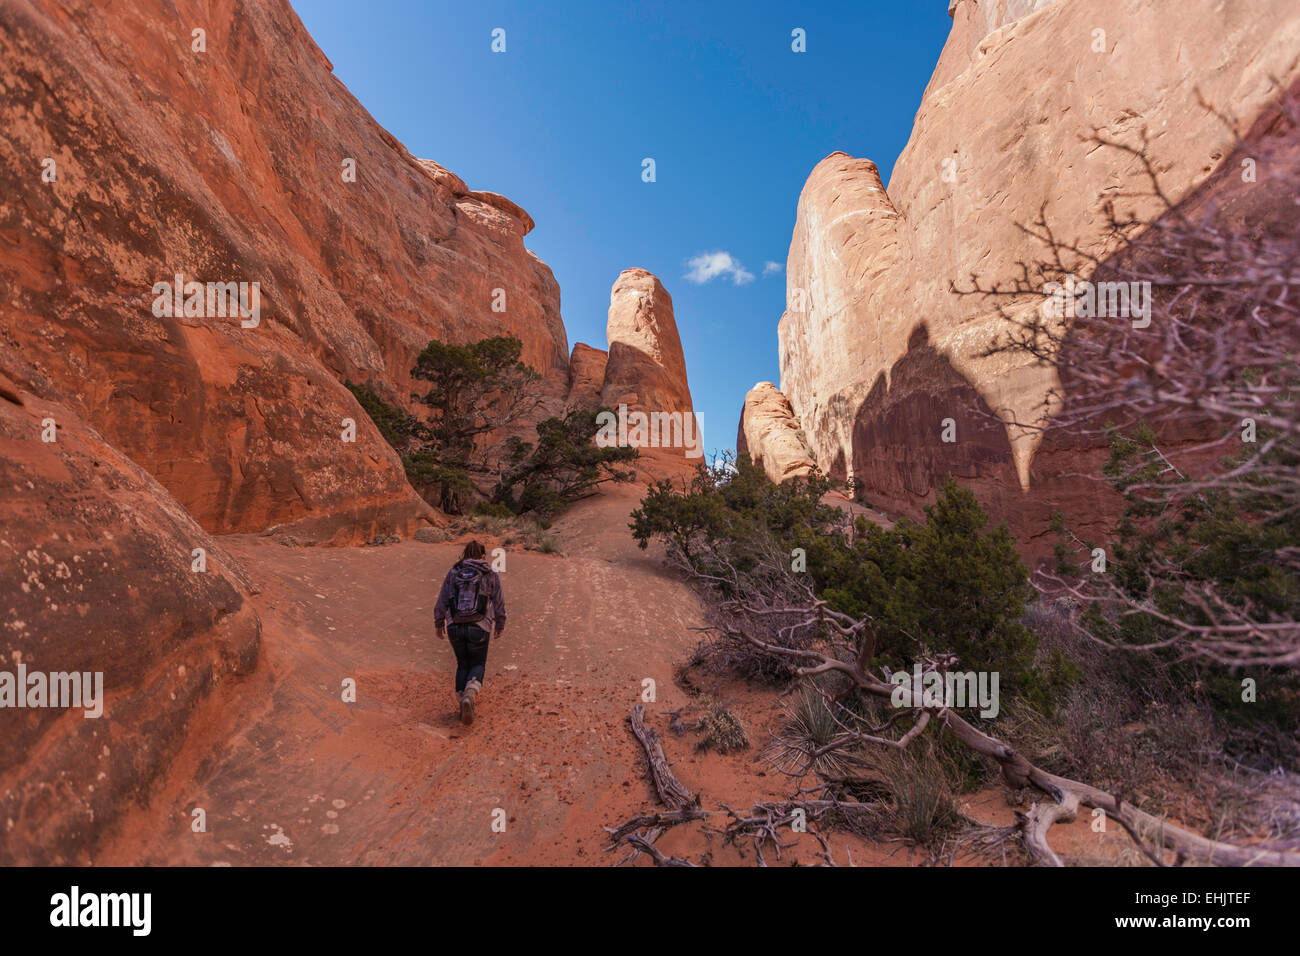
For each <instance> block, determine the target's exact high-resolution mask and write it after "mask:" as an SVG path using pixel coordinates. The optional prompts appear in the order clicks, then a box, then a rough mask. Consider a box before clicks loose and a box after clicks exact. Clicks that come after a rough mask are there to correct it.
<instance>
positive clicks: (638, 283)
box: [601, 269, 693, 412]
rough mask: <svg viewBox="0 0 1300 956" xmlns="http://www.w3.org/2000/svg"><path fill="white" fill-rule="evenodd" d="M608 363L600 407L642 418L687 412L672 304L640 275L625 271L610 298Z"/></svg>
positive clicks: (687, 398) (687, 388) (683, 363)
mask: <svg viewBox="0 0 1300 956" xmlns="http://www.w3.org/2000/svg"><path fill="white" fill-rule="evenodd" d="M606 336H607V338H608V340H609V359H608V362H607V364H606V366H605V381H604V385H603V387H602V388H601V401H602V403H603V404H605V405H608V406H610V407H612V408H616V407H617V406H618V405H619V404H620V403H626V404H627V406H628V407H629V408H639V409H641V410H643V411H647V412H689V411H691V410H692V407H693V406H692V405H691V390H690V386H689V385H688V384H687V382H686V358H685V356H684V355H683V354H682V340H681V338H680V337H679V336H678V334H677V320H676V319H675V318H674V317H673V299H672V296H670V295H669V294H668V291H667V290H666V289H665V288H664V287H663V283H661V282H660V281H659V280H658V278H656V277H655V276H654V275H652V274H651V273H649V272H647V271H646V270H644V269H625V270H623V272H622V273H620V274H619V277H618V279H617V280H615V282H614V287H613V288H612V289H611V290H610V293H609V320H608V323H607V325H606Z"/></svg>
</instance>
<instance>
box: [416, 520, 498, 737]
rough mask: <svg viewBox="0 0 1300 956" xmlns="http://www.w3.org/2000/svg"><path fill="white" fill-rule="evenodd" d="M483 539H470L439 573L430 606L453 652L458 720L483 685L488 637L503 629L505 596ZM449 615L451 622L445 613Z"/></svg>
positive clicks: (469, 712)
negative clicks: (493, 628) (439, 584)
mask: <svg viewBox="0 0 1300 956" xmlns="http://www.w3.org/2000/svg"><path fill="white" fill-rule="evenodd" d="M485 554H487V552H486V551H485V550H484V548H483V545H481V544H479V543H478V542H477V541H471V542H470V543H469V544H467V545H465V551H464V553H463V554H462V555H461V558H460V560H459V561H457V562H456V563H455V564H454V565H452V568H451V570H450V571H448V572H447V576H446V577H445V578H443V579H442V590H441V591H439V592H438V603H437V605H436V606H435V607H434V609H433V626H434V627H435V628H436V629H437V631H438V636H439V637H442V638H446V639H447V640H449V641H451V649H452V650H453V651H455V652H456V703H457V704H458V705H459V706H460V719H461V722H462V723H466V724H469V723H473V721H474V701H475V699H476V698H477V697H478V695H479V691H481V690H482V689H483V671H484V668H485V667H486V665H487V652H488V640H489V639H490V637H491V636H492V632H491V630H490V629H489V626H488V618H489V611H490V612H491V615H490V617H491V623H492V624H494V625H495V626H496V632H497V633H496V636H497V637H500V636H501V632H502V631H504V630H505V629H506V599H505V595H504V594H502V593H501V576H500V575H499V574H497V573H496V572H495V571H493V570H492V567H491V565H489V564H488V563H487V562H486V561H485V560H483V557H484V555H485ZM449 617H450V618H451V624H450V626H448V625H447V619H448V618H449Z"/></svg>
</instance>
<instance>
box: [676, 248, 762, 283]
mask: <svg viewBox="0 0 1300 956" xmlns="http://www.w3.org/2000/svg"><path fill="white" fill-rule="evenodd" d="M686 265H687V266H689V267H690V271H689V272H687V273H686V279H687V280H688V281H690V282H694V283H695V284H696V285H704V283H706V282H709V281H711V280H713V279H716V278H717V277H718V276H730V277H731V281H732V282H734V283H735V284H736V285H744V284H745V283H746V282H753V281H754V273H752V272H749V271H747V270H746V269H745V267H744V266H742V265H741V264H740V260H739V259H737V258H735V257H734V256H732V254H731V253H730V252H722V251H719V252H701V253H700V254H699V255H698V256H695V257H693V258H691V259H689V260H687V263H686Z"/></svg>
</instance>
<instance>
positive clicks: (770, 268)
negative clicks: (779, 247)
mask: <svg viewBox="0 0 1300 956" xmlns="http://www.w3.org/2000/svg"><path fill="white" fill-rule="evenodd" d="M784 268H785V266H783V265H781V263H779V262H773V261H772V260H771V259H769V260H768V261H767V262H764V263H763V275H764V276H765V277H766V276H774V275H776V274H777V273H778V272H780V271H781V270H782V269H784Z"/></svg>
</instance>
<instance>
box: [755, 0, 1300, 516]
mask: <svg viewBox="0 0 1300 956" xmlns="http://www.w3.org/2000/svg"><path fill="white" fill-rule="evenodd" d="M951 11H952V13H953V16H954V25H953V29H952V33H951V35H950V37H949V40H948V43H947V45H946V46H945V49H944V52H943V55H942V56H941V58H940V61H939V66H938V68H937V69H936V71H935V75H934V79H933V80H932V81H931V83H930V86H929V88H928V89H927V90H926V93H925V96H924V98H923V101H922V104H921V107H920V109H919V111H918V113H917V116H916V120H915V125H914V128H913V131H912V136H911V139H910V140H909V142H908V144H907V146H906V148H905V149H904V150H903V152H902V154H901V155H900V157H899V159H898V162H897V164H896V165H895V167H894V172H893V175H892V178H891V181H890V184H889V187H888V191H886V190H885V189H884V187H883V185H882V183H881V182H880V179H879V176H878V173H877V171H876V168H875V165H874V164H873V163H871V162H869V161H867V160H863V159H853V158H851V157H849V156H847V155H845V154H843V153H835V154H832V155H831V156H828V157H827V158H826V159H824V160H823V161H822V162H820V163H819V164H818V165H817V166H816V168H815V169H814V170H813V172H812V174H811V175H810V176H809V179H808V181H807V184H806V185H805V187H804V189H803V193H802V195H801V196H800V199H799V205H798V212H797V217H796V223H795V228H794V234H793V237H792V240H791V245H790V255H789V259H788V263H787V269H786V275H787V308H786V312H785V314H784V316H783V317H782V319H781V323H780V329H779V341H780V361H781V390H782V392H784V394H785V395H786V396H787V397H788V398H789V399H790V401H791V403H792V404H793V407H794V411H795V412H796V414H797V415H798V416H799V418H800V419H801V421H802V423H803V427H804V429H805V431H806V433H807V435H808V439H809V442H810V445H811V447H812V450H813V452H814V455H815V457H816V459H817V461H818V463H819V464H820V465H821V467H822V468H823V469H825V470H826V471H828V472H829V473H831V474H832V475H837V476H841V477H843V476H845V475H848V474H853V475H856V476H857V477H858V478H860V479H862V481H863V482H864V484H865V492H866V495H867V497H868V498H869V499H870V500H872V501H873V502H876V503H878V504H880V505H882V506H883V507H885V508H886V509H887V510H891V511H902V512H905V513H915V512H916V511H917V509H918V508H919V505H920V504H921V503H922V502H923V501H924V500H926V499H927V497H929V496H930V495H932V494H933V491H934V489H935V487H936V486H937V485H938V484H939V483H940V482H942V480H943V478H944V477H945V475H946V474H948V473H953V474H956V475H958V476H961V477H964V478H966V479H968V480H970V481H972V482H974V483H976V484H977V485H979V486H980V487H979V488H978V489H977V491H978V492H979V493H980V496H981V497H982V498H983V499H984V500H985V501H986V503H988V504H990V505H991V506H992V509H993V511H994V513H995V515H996V516H997V517H1000V518H1007V519H1008V520H1010V521H1011V522H1012V525H1013V529H1014V530H1016V531H1017V532H1018V533H1019V534H1020V535H1021V536H1022V538H1023V537H1027V536H1030V535H1033V534H1035V533H1038V532H1041V531H1042V530H1043V529H1044V526H1045V524H1046V519H1047V516H1048V515H1049V514H1050V512H1051V511H1052V510H1054V509H1055V508H1058V507H1062V508H1065V509H1066V510H1067V511H1070V512H1073V515H1072V517H1077V518H1078V519H1080V521H1081V522H1082V523H1084V524H1086V523H1087V522H1088V521H1089V520H1099V521H1100V520H1102V519H1104V518H1105V517H1106V514H1107V511H1108V509H1110V510H1111V513H1113V506H1114V503H1113V502H1112V501H1109V500H1106V494H1107V493H1106V492H1105V490H1104V489H1102V488H1101V487H1100V486H1099V485H1098V483H1096V482H1091V483H1089V482H1082V481H1074V480H1070V479H1067V478H1065V477H1063V475H1064V474H1065V473H1066V472H1077V471H1079V470H1080V467H1079V466H1080V465H1081V464H1082V461H1081V459H1080V458H1079V455H1080V454H1086V455H1092V456H1093V457H1095V456H1096V452H1097V450H1096V449H1081V448H1057V449H1051V450H1050V452H1051V453H1050V454H1048V450H1045V449H1040V443H1041V432H1040V431H1038V430H1036V429H1034V428H1032V427H1023V426H1025V425H1033V424H1034V423H1036V422H1039V421H1041V415H1042V413H1043V411H1044V402H1045V400H1046V399H1047V397H1048V396H1049V394H1050V393H1051V391H1052V390H1053V389H1054V388H1055V387H1056V385H1057V382H1056V380H1055V378H1054V376H1053V375H1052V373H1051V372H1050V370H1048V369H1046V368H1043V367H1039V366H1035V365H1033V364H1032V363H1030V362H1028V361H1026V360H1024V359H1021V358H1019V357H1013V356H1009V355H1005V354H1003V355H996V356H986V355H985V353H986V352H987V350H988V348H989V347H990V346H991V345H993V344H995V343H996V342H998V341H999V340H1001V337H1002V336H1003V335H1005V332H1006V329H1007V327H1006V323H1005V321H1004V320H1003V319H1002V318H1001V317H1000V316H999V315H998V314H997V306H998V304H999V303H997V302H993V301H989V300H988V299H985V298H982V297H980V296H969V295H968V296H962V295H956V294H954V292H953V290H952V284H953V283H956V284H957V285H958V286H959V287H964V286H969V284H970V277H971V276H972V275H977V276H979V277H980V278H981V279H982V280H983V281H984V282H985V283H986V284H989V283H993V282H1005V281H1007V280H1009V279H1012V278H1014V277H1015V276H1016V275H1018V273H1019V270H1018V263H1019V262H1020V261H1033V260H1034V259H1035V258H1037V257H1040V256H1041V255H1042V254H1043V252H1044V250H1043V248H1042V246H1041V245H1038V244H1036V243H1035V242H1034V241H1033V240H1032V239H1031V238H1030V237H1028V236H1027V235H1026V234H1025V233H1024V232H1023V231H1022V230H1021V226H1026V225H1030V224H1031V223H1033V221H1034V220H1035V218H1036V217H1037V215H1038V213H1039V210H1040V208H1044V207H1045V211H1046V214H1047V216H1048V217H1049V219H1050V220H1052V221H1053V222H1055V223H1058V224H1060V225H1061V226H1062V227H1063V228H1064V229H1065V231H1066V233H1067V235H1066V236H1065V238H1067V239H1068V240H1070V241H1075V242H1077V243H1078V244H1079V245H1080V247H1081V248H1083V249H1084V250H1086V251H1089V252H1091V253H1093V254H1096V255H1098V256H1101V257H1104V256H1105V255H1106V253H1107V252H1108V249H1107V247H1106V246H1105V236H1104V234H1103V233H1104V228H1105V220H1104V217H1103V216H1102V214H1101V210H1102V207H1103V203H1104V202H1105V200H1106V199H1107V198H1109V197H1111V196H1114V195H1116V194H1117V193H1123V192H1125V191H1126V190H1127V189H1128V188H1129V187H1130V186H1132V185H1133V184H1135V183H1137V182H1138V181H1139V176H1140V172H1139V170H1138V168H1137V167H1136V165H1135V164H1126V163H1124V162H1122V161H1120V160H1119V159H1117V157H1116V155H1115V154H1114V153H1113V152H1112V151H1109V150H1104V149H1098V148H1097V147H1096V144H1095V143H1092V142H1089V141H1088V138H1089V137H1090V136H1091V135H1092V134H1093V131H1094V129H1096V130H1097V131H1099V132H1100V133H1101V134H1102V135H1104V136H1105V137H1107V138H1109V139H1115V140H1120V141H1127V142H1130V143H1135V142H1139V141H1140V136H1141V132H1142V130H1143V129H1144V128H1145V130H1146V131H1147V135H1148V150H1149V153H1150V155H1151V156H1152V158H1153V160H1154V161H1155V163H1156V166H1157V168H1158V169H1159V170H1160V172H1161V176H1162V182H1163V184H1164V186H1165V187H1166V188H1167V189H1168V190H1170V198H1171V199H1172V200H1173V201H1175V202H1178V201H1181V200H1185V199H1187V198H1189V197H1191V196H1192V195H1193V194H1194V193H1195V192H1196V190H1197V189H1198V188H1199V187H1200V186H1201V185H1202V184H1203V183H1205V181H1206V180H1207V178H1208V177H1209V176H1210V174H1211V173H1212V172H1213V171H1214V170H1215V169H1216V167H1218V166H1219V165H1220V164H1221V163H1223V162H1224V160H1225V159H1227V158H1228V156H1229V154H1230V153H1231V151H1232V149H1233V146H1234V137H1236V136H1238V135H1244V134H1245V133H1246V132H1247V131H1248V130H1249V129H1250V127H1251V124H1252V123H1253V121H1254V120H1255V118H1256V117H1258V116H1259V115H1260V114H1261V113H1262V112H1263V111H1264V110H1265V109H1266V108H1267V107H1268V106H1269V105H1270V104H1271V103H1273V102H1274V101H1275V100H1276V99H1277V97H1278V95H1279V89H1278V87H1277V86H1276V85H1274V84H1273V83H1272V82H1271V80H1270V77H1276V78H1277V79H1278V80H1279V81H1280V83H1281V86H1282V87H1283V88H1285V87H1288V86H1290V85H1291V83H1292V82H1294V81H1295V79H1296V77H1297V75H1300V63H1297V60H1296V51H1297V50H1298V49H1300V7H1297V6H1296V5H1295V4H1293V3H1289V2H1285V0H1265V2H1261V3H1258V4H1251V5H1240V4H1222V3H1218V2H1214V0H1190V2H1188V3H1186V4H1181V5H1179V6H1177V7H1173V6H1171V5H1167V4H1158V3H1153V4H1133V3H1128V2H1125V0H1058V2H1051V3H1045V2H1042V0H1021V2H1017V0H956V2H954V3H953V4H952V5H951ZM1200 98H1203V99H1204V100H1205V101H1206V102H1208V103H1210V104H1213V105H1214V106H1216V107H1217V108H1218V109H1219V110H1221V111H1223V112H1226V113H1227V114H1229V115H1230V116H1231V117H1232V118H1233V121H1234V125H1233V126H1232V127H1229V126H1228V125H1225V124H1224V122H1223V121H1222V120H1221V119H1220V117H1218V116H1216V115H1214V113H1212V112H1211V111H1210V110H1208V109H1206V108H1205V107H1204V106H1202V105H1200V104H1199V102H1198V100H1199V99H1200ZM1129 205H1131V206H1132V207H1133V211H1134V212H1136V213H1137V214H1138V215H1139V216H1141V215H1143V214H1150V213H1151V212H1152V211H1153V207H1151V206H1150V205H1147V206H1144V205H1143V204H1142V203H1141V202H1139V201H1136V200H1135V201H1133V202H1132V203H1130V204H1129ZM1001 304H1002V305H1006V304H1007V303H1005V302H1003V303H1001ZM1017 307H1020V308H1027V307H1036V302H1035V303H1025V302H1021V303H1020V304H1019V306H1017V305H1016V304H1015V303H1013V304H1012V308H1013V309H1014V308H1017ZM948 418H951V419H953V424H954V425H955V428H956V434H957V440H956V441H955V442H952V443H945V442H942V441H941V432H942V427H943V426H942V423H943V420H944V419H948ZM1017 422H1018V423H1021V424H1019V425H1017V424H1014V423H1017ZM1040 452H1042V454H1040ZM1044 455H1046V457H1044ZM1094 463H1095V462H1094ZM1096 530H1100V529H1099V528H1098V529H1096Z"/></svg>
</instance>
